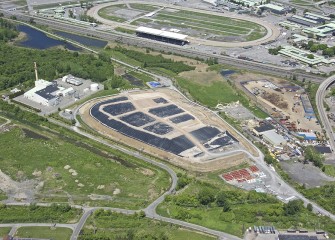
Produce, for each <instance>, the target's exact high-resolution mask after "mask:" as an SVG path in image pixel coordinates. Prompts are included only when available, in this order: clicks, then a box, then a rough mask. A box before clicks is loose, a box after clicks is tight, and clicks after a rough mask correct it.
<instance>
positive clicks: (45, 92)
mask: <svg viewBox="0 0 335 240" xmlns="http://www.w3.org/2000/svg"><path fill="white" fill-rule="evenodd" d="M57 90H58V87H57V85H55V84H52V85H49V86H46V87H45V88H43V89H41V90H39V91H37V92H36V94H37V95H40V96H41V97H42V98H45V99H47V100H50V99H53V98H55V97H56V96H55V95H52V93H54V92H56V91H57Z"/></svg>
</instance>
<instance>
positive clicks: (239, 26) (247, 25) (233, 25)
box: [154, 10, 266, 41]
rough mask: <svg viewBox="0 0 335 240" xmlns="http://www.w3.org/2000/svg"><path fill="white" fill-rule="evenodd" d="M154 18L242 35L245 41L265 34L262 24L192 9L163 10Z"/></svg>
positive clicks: (197, 28) (160, 20)
mask: <svg viewBox="0 0 335 240" xmlns="http://www.w3.org/2000/svg"><path fill="white" fill-rule="evenodd" d="M154 19H155V23H162V24H163V23H164V24H165V25H166V24H169V25H170V26H178V27H180V26H181V24H183V28H191V29H195V30H198V31H199V33H206V34H216V35H219V36H243V37H245V40H246V41H251V40H255V39H258V38H260V37H263V36H264V35H265V34H266V30H265V29H264V28H263V27H262V26H260V25H258V24H256V23H253V22H249V21H244V20H239V19H234V18H228V17H223V16H216V15H209V14H205V13H196V14H195V13H194V12H192V11H176V12H170V11H168V10H163V11H160V12H159V13H158V14H157V15H155V17H154ZM157 20H158V21H157ZM251 30H253V31H251ZM250 32H252V34H250ZM249 34H250V35H249Z"/></svg>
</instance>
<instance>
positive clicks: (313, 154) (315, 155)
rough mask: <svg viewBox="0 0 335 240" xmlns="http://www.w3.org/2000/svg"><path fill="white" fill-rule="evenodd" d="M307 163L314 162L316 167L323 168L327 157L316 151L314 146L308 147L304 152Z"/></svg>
mask: <svg viewBox="0 0 335 240" xmlns="http://www.w3.org/2000/svg"><path fill="white" fill-rule="evenodd" d="M304 154H305V161H309V162H312V163H313V164H314V166H316V167H319V168H322V166H323V162H324V160H325V157H324V156H323V155H322V154H321V153H319V152H318V151H316V150H315V148H314V147H313V146H307V147H306V148H305V150H304Z"/></svg>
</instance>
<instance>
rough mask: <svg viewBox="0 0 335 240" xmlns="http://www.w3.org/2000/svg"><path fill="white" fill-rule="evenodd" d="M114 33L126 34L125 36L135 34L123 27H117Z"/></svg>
mask: <svg viewBox="0 0 335 240" xmlns="http://www.w3.org/2000/svg"><path fill="white" fill-rule="evenodd" d="M115 31H117V32H122V33H127V34H135V31H134V30H132V29H128V28H123V27H117V28H115Z"/></svg>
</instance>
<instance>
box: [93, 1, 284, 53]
mask: <svg viewBox="0 0 335 240" xmlns="http://www.w3.org/2000/svg"><path fill="white" fill-rule="evenodd" d="M129 3H142V4H143V1H135V0H123V1H117V2H109V3H104V4H100V5H96V6H94V7H93V8H91V9H89V10H88V11H87V15H89V16H91V17H94V18H95V19H97V20H98V21H100V22H102V23H103V24H106V25H109V26H112V27H113V28H115V27H118V26H122V27H125V28H129V29H135V28H137V26H134V25H130V24H129V23H119V22H115V21H111V20H108V19H105V18H102V17H100V16H99V14H98V12H99V10H100V9H102V8H105V7H108V6H113V5H119V4H129ZM151 3H152V4H155V5H158V6H161V7H168V8H172V9H177V10H186V11H192V12H195V13H207V14H211V15H216V16H224V17H229V18H234V19H239V20H244V21H249V22H254V23H256V24H259V25H261V26H263V27H264V28H265V29H266V35H265V36H263V37H262V38H259V39H257V40H253V41H246V42H223V41H212V40H206V39H199V38H194V37H188V38H189V40H190V41H191V42H193V43H199V44H203V45H208V46H216V47H226V48H227V47H228V48H229V47H245V46H255V45H260V44H261V43H266V42H269V41H272V40H275V39H277V38H278V37H279V36H280V30H279V29H278V28H277V27H276V26H275V25H273V24H271V23H268V22H265V21H263V20H261V19H259V18H253V17H249V16H245V15H237V14H236V13H235V14H234V13H231V12H228V11H226V12H224V13H223V12H222V13H220V12H213V11H211V12H210V11H208V10H204V9H195V8H189V7H181V6H177V5H172V4H165V3H160V2H157V1H154V2H151ZM144 4H148V1H146V2H145V3H144Z"/></svg>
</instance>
